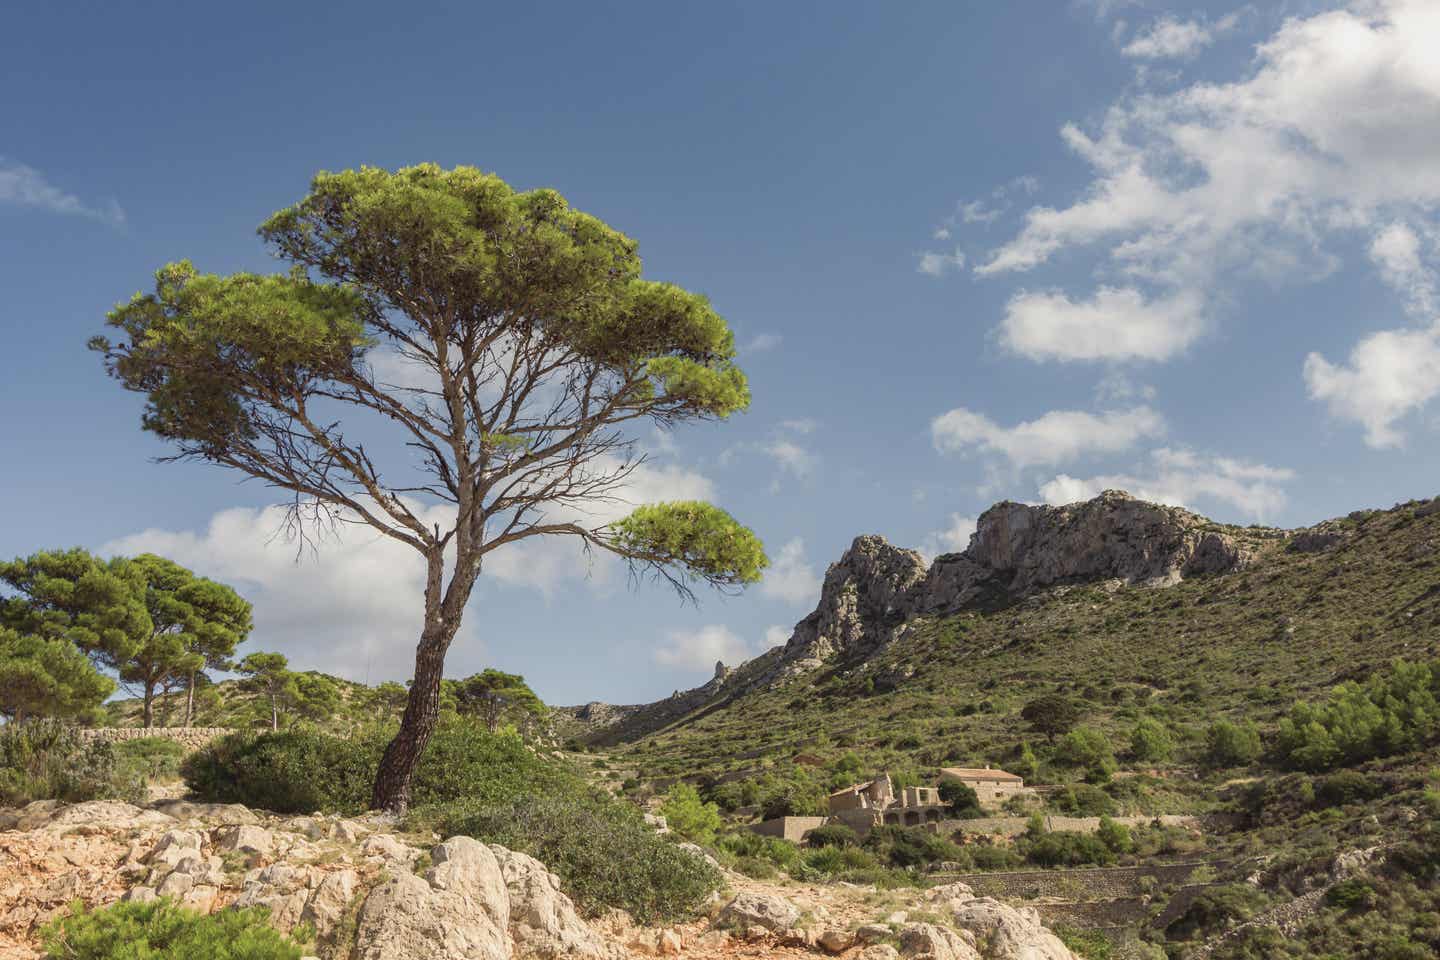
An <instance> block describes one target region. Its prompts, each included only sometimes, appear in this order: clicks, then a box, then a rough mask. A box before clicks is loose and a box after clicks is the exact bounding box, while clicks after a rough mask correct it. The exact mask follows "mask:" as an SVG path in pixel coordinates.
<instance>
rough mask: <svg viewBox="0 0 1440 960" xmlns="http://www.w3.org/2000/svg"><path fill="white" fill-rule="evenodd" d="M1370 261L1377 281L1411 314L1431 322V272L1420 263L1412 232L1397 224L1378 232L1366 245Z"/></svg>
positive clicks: (1433, 284) (1433, 299) (1417, 239)
mask: <svg viewBox="0 0 1440 960" xmlns="http://www.w3.org/2000/svg"><path fill="white" fill-rule="evenodd" d="M1370 259H1371V260H1373V261H1374V262H1375V266H1376V267H1377V268H1378V269H1379V271H1380V278H1381V279H1382V280H1384V281H1385V282H1386V283H1387V284H1389V286H1390V287H1391V288H1392V289H1394V290H1395V292H1396V293H1398V294H1400V296H1401V297H1402V298H1403V299H1404V300H1405V307H1406V309H1407V310H1409V311H1410V313H1411V314H1413V315H1415V316H1417V317H1420V318H1422V319H1432V320H1433V319H1434V318H1435V314H1436V290H1435V288H1436V278H1435V271H1434V270H1432V269H1430V268H1429V267H1427V266H1425V264H1424V263H1423V262H1422V250H1421V241H1420V237H1419V236H1418V235H1417V234H1416V233H1415V230H1414V229H1413V228H1411V227H1410V226H1409V225H1408V224H1405V223H1399V222H1397V223H1392V224H1390V225H1388V226H1386V227H1385V228H1384V229H1382V230H1380V231H1379V232H1378V233H1376V234H1375V238H1374V239H1373V240H1372V241H1371V242H1370Z"/></svg>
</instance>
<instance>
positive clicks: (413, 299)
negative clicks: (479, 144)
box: [91, 164, 766, 810]
mask: <svg viewBox="0 0 1440 960" xmlns="http://www.w3.org/2000/svg"><path fill="white" fill-rule="evenodd" d="M260 236H261V237H262V239H263V240H264V241H265V243H266V244H267V245H268V246H269V247H270V250H271V251H272V252H273V253H274V254H276V255H277V256H278V257H280V258H281V259H283V260H286V261H289V262H290V264H291V266H292V268H291V270H290V271H289V272H288V273H282V274H275V275H258V274H253V273H236V274H231V275H228V276H222V275H216V274H205V273H201V272H200V271H199V270H197V269H196V268H195V267H194V266H193V265H192V264H191V263H189V262H187V261H181V262H178V263H172V264H169V265H167V266H165V267H162V268H161V269H160V270H159V271H158V273H157V274H156V277H155V284H154V289H153V291H152V292H148V293H140V294H136V295H135V296H134V297H133V298H131V299H130V300H129V301H128V302H126V303H123V304H121V305H120V306H118V307H116V308H115V309H114V310H113V311H112V312H111V313H110V314H109V325H110V327H111V328H112V330H113V331H114V333H113V336H114V337H115V339H114V340H112V339H110V338H109V337H97V338H94V339H93V340H92V343H91V345H92V347H93V348H94V349H96V350H98V351H99V352H101V353H102V354H103V355H104V357H105V362H106V368H107V370H108V372H109V373H110V374H111V375H112V376H113V377H115V378H116V379H117V380H118V381H119V382H120V383H121V384H122V385H123V386H125V387H126V388H127V389H130V390H134V391H137V392H140V393H143V394H145V396H146V406H145V413H144V416H143V420H142V424H143V426H144V428H145V429H147V430H149V431H151V432H153V433H155V434H156V435H158V436H160V437H162V438H164V439H166V440H168V441H170V442H171V443H172V444H173V445H174V447H175V449H176V451H177V452H176V454H175V457H176V458H177V459H193V460H203V461H206V462H210V463H215V464H219V465H223V466H228V467H231V468H234V469H236V470H239V471H241V472H242V473H244V474H247V475H249V476H252V477H256V478H259V479H260V480H262V481H264V482H266V483H268V484H270V485H272V486H274V487H277V488H279V489H281V490H284V491H286V493H287V495H288V498H289V502H290V504H291V514H290V522H291V527H292V529H293V530H294V531H296V532H298V533H299V535H300V536H302V537H304V536H306V535H307V534H308V532H309V531H310V530H312V529H313V526H314V524H316V523H320V524H326V523H332V524H333V523H364V524H368V525H369V526H371V527H373V528H375V529H376V530H378V531H379V532H380V533H382V534H383V535H385V536H388V537H391V538H393V539H395V540H397V541H399V542H402V543H405V544H407V545H409V546H410V547H412V548H414V549H415V550H416V551H418V552H419V554H420V555H421V557H423V559H424V562H425V566H426V586H425V591H424V598H423V599H424V614H425V615H424V620H423V624H424V626H423V627H422V630H421V635H420V638H419V643H418V644H417V647H416V661H415V677H414V680H413V682H412V683H411V687H410V692H409V697H408V701H407V705H406V709H405V713H404V716H403V718H402V722H401V727H400V732H399V733H398V734H397V736H396V739H395V740H394V741H393V742H392V744H391V746H390V749H389V750H387V752H386V757H385V760H384V762H382V764H381V768H380V772H379V774H378V775H377V781H376V803H377V805H379V806H383V807H386V808H387V809H392V810H400V809H403V808H404V807H405V806H406V805H407V804H408V802H409V801H408V798H409V782H410V778H411V775H412V773H413V770H414V765H415V762H416V758H417V757H418V756H419V751H420V750H421V749H423V747H424V745H425V742H426V741H427V740H428V738H429V736H430V734H431V732H433V730H434V727H435V723H436V720H437V717H438V711H439V699H440V683H441V677H442V671H443V667H444V659H445V654H446V651H447V650H448V647H449V645H450V642H451V641H452V640H453V639H454V637H455V634H456V631H457V630H458V628H459V624H460V620H461V617H462V616H463V613H464V608H465V605H466V603H467V602H468V600H469V597H470V594H471V591H472V590H473V588H474V584H475V581H476V579H477V578H478V577H479V575H480V572H481V567H482V563H483V561H484V558H485V557H486V556H487V555H488V554H489V553H491V552H492V551H494V550H497V549H500V548H502V547H505V546H506V545H509V544H513V543H516V542H518V541H521V540H525V539H527V538H530V537H535V536H562V537H568V538H571V539H573V540H575V541H576V542H578V543H579V544H580V545H581V546H583V547H584V548H585V549H586V550H591V549H598V550H601V551H605V552H609V553H613V554H616V555H618V556H620V557H623V558H625V559H626V560H627V561H628V562H629V563H630V564H631V565H632V569H634V570H635V571H636V572H638V573H641V574H651V575H654V576H658V577H661V578H664V579H665V580H667V581H668V582H670V583H671V584H672V585H674V586H675V587H676V588H677V589H679V590H680V591H682V593H686V594H688V593H689V592H690V591H691V589H692V586H693V585H694V584H699V583H703V584H710V585H712V586H716V587H720V588H732V587H734V588H738V587H743V586H744V585H746V584H749V583H753V582H755V581H757V580H758V579H759V577H760V575H761V571H762V570H763V569H764V567H765V564H766V559H765V554H764V550H763V548H762V546H761V544H760V541H759V540H758V539H757V538H756V537H755V535H754V534H753V533H751V532H750V531H749V530H748V529H746V528H745V527H743V526H741V525H740V524H739V523H737V522H736V521H735V520H734V519H733V518H731V517H730V515H729V514H727V513H725V512H724V511H723V510H721V509H719V508H718V507H714V506H711V505H709V504H699V503H693V502H679V503H663V502H662V503H655V504H645V505H642V506H640V508H639V509H637V510H635V512H633V513H631V514H630V515H629V516H628V517H621V516H618V515H617V514H620V513H623V512H624V511H623V509H622V510H619V511H616V510H615V509H614V508H615V507H617V506H622V507H623V506H634V504H633V503H631V499H630V498H631V493H630V486H629V483H630V481H631V480H632V479H633V477H634V474H635V472H636V471H637V470H639V469H640V468H641V467H642V465H643V462H644V457H643V455H641V454H640V453H639V452H638V450H637V449H636V446H635V437H634V435H633V434H630V433H627V432H626V431H627V430H628V429H630V428H633V427H634V426H637V425H640V424H644V423H650V424H656V425H660V426H670V425H673V424H676V423H679V422H683V421H694V420H717V419H723V418H725V417H728V416H730V415H731V414H733V413H735V412H737V411H740V410H743V409H745V408H746V407H747V406H748V404H749V401H750V393H749V387H748V386H747V383H746V379H745V375H744V374H743V373H742V372H741V371H740V369H739V368H738V367H737V366H736V365H735V362H734V358H735V344H734V336H733V334H732V333H731V331H730V329H729V327H728V326H727V324H726V323H725V321H724V320H723V319H722V318H721V317H720V315H719V314H718V313H716V311H715V310H714V309H713V308H712V307H711V305H710V303H709V302H708V301H707V300H706V298H705V297H704V296H701V295H700V294H696V293H692V292H690V291H687V290H683V289H681V288H680V287H677V286H674V285H673V284H667V283H660V282H655V281H652V280H647V279H642V277H641V275H640V258H639V255H638V253H637V245H636V243H635V241H634V240H632V239H631V238H629V237H627V236H625V235H624V234H623V233H621V232H619V231H618V230H615V229H613V228H612V227H610V226H608V225H607V224H605V223H604V222H602V221H601V220H599V219H597V218H595V217H592V216H590V215H588V214H585V213H582V212H580V211H578V210H575V209H574V208H572V207H571V206H570V205H569V204H568V203H567V202H566V201H565V199H564V198H563V197H561V196H560V194H558V193H556V192H555V191H553V190H532V191H527V192H520V191H516V190H514V189H512V188H511V187H510V186H509V185H508V184H506V183H505V182H504V181H503V180H501V179H500V178H499V177H497V176H494V175H493V174H487V173H484V172H482V171H480V170H477V169H475V168H473V167H463V166H462V167H456V168H454V169H452V170H445V169H442V168H440V167H438V166H435V165H433V164H422V165H419V166H414V167H406V168H403V169H400V170H396V171H393V172H392V171H388V170H382V169H377V168H372V167H361V168H360V169H358V170H345V171H342V172H339V173H320V174H318V175H316V177H315V178H314V179H313V181H312V182H311V185H310V192H309V193H308V194H307V195H306V196H305V197H304V198H303V199H301V200H300V202H298V203H296V204H295V205H293V206H290V207H287V208H285V209H283V210H281V211H279V212H278V213H276V214H275V215H274V216H272V217H270V218H269V219H268V220H267V221H265V223H263V224H262V225H261V226H260ZM397 433H398V435H399V436H400V437H401V438H402V439H403V442H404V444H405V445H406V447H407V449H408V451H409V455H408V456H396V455H394V454H393V451H394V448H395V444H394V443H393V437H394V435H395V434H397ZM382 462H383V463H384V466H383V468H382V466H381V463H382ZM437 515H438V516H442V517H443V518H444V519H443V520H442V521H437V520H436V517H437Z"/></svg>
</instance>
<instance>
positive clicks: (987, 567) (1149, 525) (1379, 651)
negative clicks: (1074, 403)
mask: <svg viewBox="0 0 1440 960" xmlns="http://www.w3.org/2000/svg"><path fill="white" fill-rule="evenodd" d="M1017 508H1020V509H1021V510H1025V511H1035V513H1034V514H1032V515H1030V516H1028V517H1023V515H1022V514H1019V513H1018V511H1017ZM1017 517H1023V520H1021V521H1018V522H1017ZM1137 517H1139V519H1137ZM1157 518H1159V519H1157ZM1162 519H1163V521H1164V522H1161V520H1162ZM1025 520H1028V521H1029V522H1028V523H1025V522H1024V521H1025ZM1087 544H1088V545H1089V547H1088V549H1087V546H1086V545H1087ZM1437 649H1440V500H1432V501H1428V502H1424V503H1410V504H1403V505H1400V506H1396V507H1394V508H1392V509H1390V510H1368V511H1357V512H1356V513H1353V514H1351V515H1349V516H1348V517H1344V518H1340V519H1337V520H1331V521H1326V522H1325V523H1322V524H1319V525H1317V526H1316V527H1313V528H1309V529H1307V530H1301V531H1280V530H1272V529H1265V528H1236V527H1225V526H1222V525H1219V524H1214V523H1212V522H1210V521H1207V520H1205V519H1204V518H1201V517H1197V516H1195V515H1194V514H1189V513H1186V512H1185V511H1179V510H1176V509H1174V508H1163V507H1154V505H1149V504H1144V503H1143V502H1141V501H1136V500H1133V499H1130V498H1128V497H1126V496H1125V495H1123V494H1118V493H1114V492H1111V493H1107V494H1104V495H1102V496H1101V497H1100V498H1097V499H1096V500H1094V501H1090V502H1089V503H1087V504H1083V505H1078V506H1077V507H1076V508H1022V507H1020V505H1016V504H1001V505H998V506H997V507H995V508H992V510H991V511H987V513H986V514H985V515H984V516H983V517H982V518H981V522H980V528H979V532H978V533H977V534H976V537H975V541H974V542H973V543H972V545H971V547H970V549H969V550H967V551H966V552H965V553H963V554H951V555H947V556H941V557H939V558H937V559H936V560H935V561H934V563H933V564H931V565H930V566H929V568H928V569H926V567H925V565H924V562H923V560H922V559H921V558H920V557H919V555H918V554H916V553H914V552H913V551H907V550H902V549H900V548H896V547H893V546H891V545H889V544H888V543H886V542H885V541H884V540H883V539H882V538H879V537H861V538H858V539H857V540H856V541H855V543H854V545H853V546H852V547H851V548H850V550H849V551H847V552H846V554H845V555H844V557H842V558H841V559H840V561H839V562H837V563H836V564H834V565H832V567H831V568H830V570H829V572H828V573H827V577H826V581H825V587H824V589H823V591H822V596H821V598H820V603H819V605H818V606H817V608H816V610H815V612H814V613H812V614H811V615H810V616H808V617H806V618H805V619H804V620H802V621H801V622H800V623H799V624H798V625H797V627H796V630H795V633H794V635H793V636H792V638H791V640H790V642H789V643H788V644H787V645H786V646H785V647H783V648H777V649H776V650H773V651H771V652H770V653H768V654H766V655H764V656H762V657H759V658H757V659H756V660H753V661H750V662H748V663H746V664H744V665H742V666H741V667H740V668H739V669H738V670H734V671H720V672H718V673H717V676H716V678H715V679H714V680H712V681H711V682H710V683H709V684H706V685H705V686H703V687H700V688H697V689H696V690H692V691H687V692H684V693H680V694H677V695H675V696H673V697H671V698H668V699H667V700H663V701H660V702H659V703H656V704H650V705H645V706H642V707H624V708H607V707H606V706H605V705H600V704H592V705H589V706H588V707H586V708H569V710H568V711H567V712H568V713H569V714H570V715H571V717H575V718H579V719H581V720H583V719H585V718H590V717H594V718H598V719H601V720H602V721H604V722H601V723H591V724H588V725H586V724H577V725H576V726H572V728H571V730H572V732H574V733H578V734H579V735H580V736H581V738H582V739H584V740H587V741H589V742H591V743H597V744H619V745H622V750H623V752H624V753H625V754H627V755H628V756H630V757H633V758H634V759H635V760H636V761H637V762H638V763H639V764H640V766H641V775H642V778H650V777H666V776H669V775H673V774H678V773H681V772H685V773H687V775H689V776H692V777H696V778H704V777H712V776H717V775H721V774H725V773H727V772H728V773H732V774H733V771H735V770H737V769H743V768H745V767H757V766H759V765H760V762H761V760H762V758H769V759H770V760H778V759H780V758H784V757H786V756H788V755H790V754H793V753H795V752H797V751H799V750H801V749H806V750H812V751H813V749H814V747H815V745H816V741H817V738H819V739H820V740H822V741H824V740H826V739H828V740H829V741H830V742H831V743H832V744H833V745H835V746H836V747H842V748H844V749H846V750H853V751H857V752H859V753H860V755H861V756H862V758H863V759H864V760H865V761H866V762H867V764H869V765H875V766H895V765H900V766H903V767H912V766H920V767H934V766H938V765H939V764H941V763H962V762H963V763H968V764H977V763H984V762H990V763H995V764H1003V763H1005V762H1007V761H1009V760H1012V759H1013V758H1014V756H1015V754H1016V751H1017V749H1018V747H1019V744H1020V742H1021V741H1022V740H1026V739H1030V738H1027V737H1026V735H1025V734H1024V727H1025V724H1024V723H1023V722H1022V721H1021V720H1020V718H1019V716H1018V713H1019V711H1020V709H1021V707H1022V706H1023V704H1024V703H1025V702H1027V701H1029V700H1031V699H1034V698H1035V697H1037V696H1039V695H1041V694H1043V693H1047V692H1052V691H1054V692H1061V693H1065V694H1068V695H1072V696H1075V697H1076V698H1078V699H1079V700H1080V701H1081V703H1082V706H1083V709H1084V711H1085V714H1086V717H1085V722H1086V723H1087V724H1092V725H1099V726H1101V727H1102V728H1108V727H1114V726H1116V725H1119V724H1122V723H1125V722H1126V721H1131V722H1133V719H1134V718H1135V717H1136V716H1138V715H1139V714H1141V713H1142V712H1143V713H1157V714H1160V715H1162V716H1164V717H1165V718H1167V719H1168V720H1169V721H1171V722H1174V723H1176V724H1181V725H1184V724H1198V723H1200V722H1202V721H1206V722H1208V721H1209V720H1211V719H1213V718H1214V717H1215V716H1217V715H1232V714H1233V715H1237V716H1240V715H1243V716H1245V717H1247V718H1249V719H1253V720H1255V721H1257V722H1260V723H1262V724H1263V723H1268V722H1272V721H1273V720H1274V719H1275V718H1277V717H1278V716H1279V715H1280V714H1281V713H1283V712H1284V711H1285V710H1287V709H1288V708H1289V707H1290V705H1291V704H1292V703H1293V702H1294V701H1295V700H1296V699H1298V698H1308V697H1313V696H1317V695H1319V694H1321V693H1323V692H1324V691H1325V690H1327V689H1328V688H1329V687H1331V686H1333V685H1335V684H1336V683H1339V682H1342V681H1344V680H1347V679H1358V678H1363V677H1365V676H1366V675H1368V674H1369V673H1370V672H1371V671H1373V670H1374V669H1375V668H1376V667H1379V666H1381V665H1383V664H1385V663H1387V662H1388V661H1389V660H1391V659H1392V658H1394V657H1397V656H1406V657H1410V658H1422V657H1427V656H1433V655H1435V654H1436V652H1437Z"/></svg>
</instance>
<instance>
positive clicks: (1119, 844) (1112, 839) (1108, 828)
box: [1095, 817, 1135, 853]
mask: <svg viewBox="0 0 1440 960" xmlns="http://www.w3.org/2000/svg"><path fill="white" fill-rule="evenodd" d="M1095 836H1096V838H1098V839H1099V841H1100V842H1101V843H1103V844H1105V846H1106V847H1107V848H1109V850H1110V851H1111V852H1112V853H1129V852H1130V851H1131V850H1132V849H1133V848H1134V847H1135V839H1134V837H1132V836H1131V835H1130V828H1129V827H1127V826H1125V824H1123V823H1116V822H1115V821H1114V820H1111V819H1110V818H1109V817H1101V818H1100V826H1099V828H1098V829H1097V830H1096V831H1095Z"/></svg>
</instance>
